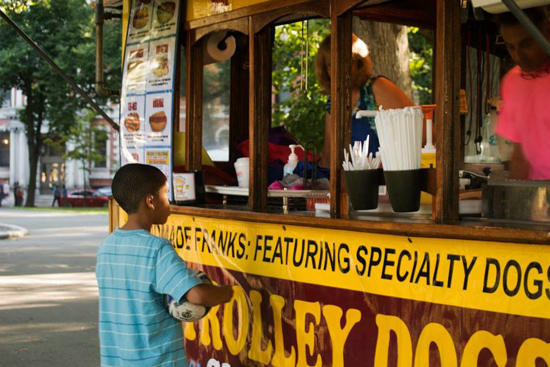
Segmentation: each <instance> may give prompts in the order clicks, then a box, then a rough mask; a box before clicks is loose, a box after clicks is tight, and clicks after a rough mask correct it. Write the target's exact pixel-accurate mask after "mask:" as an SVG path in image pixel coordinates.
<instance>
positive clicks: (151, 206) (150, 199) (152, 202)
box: [145, 195, 155, 209]
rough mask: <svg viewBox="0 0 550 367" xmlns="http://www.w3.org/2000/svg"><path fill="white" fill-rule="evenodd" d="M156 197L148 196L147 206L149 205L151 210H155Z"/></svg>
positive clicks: (146, 198)
mask: <svg viewBox="0 0 550 367" xmlns="http://www.w3.org/2000/svg"><path fill="white" fill-rule="evenodd" d="M154 199H155V197H154V196H153V195H147V196H146V197H145V205H147V208H149V209H155V202H154Z"/></svg>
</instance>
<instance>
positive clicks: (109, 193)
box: [96, 186, 113, 197]
mask: <svg viewBox="0 0 550 367" xmlns="http://www.w3.org/2000/svg"><path fill="white" fill-rule="evenodd" d="M96 191H97V192H98V193H100V194H101V195H105V196H107V197H108V196H113V190H112V189H111V186H103V187H99V188H97V189H96Z"/></svg>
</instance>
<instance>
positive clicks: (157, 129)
mask: <svg viewBox="0 0 550 367" xmlns="http://www.w3.org/2000/svg"><path fill="white" fill-rule="evenodd" d="M147 98H148V100H149V104H148V109H150V111H152V113H151V114H150V115H149V128H150V131H151V132H153V133H161V132H163V131H164V129H165V128H166V124H167V122H168V116H166V112H165V111H166V108H170V105H171V104H170V103H166V101H169V100H170V99H169V98H170V96H169V95H167V94H158V95H150V96H147ZM151 99H152V100H151Z"/></svg>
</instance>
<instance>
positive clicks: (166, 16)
mask: <svg viewBox="0 0 550 367" xmlns="http://www.w3.org/2000/svg"><path fill="white" fill-rule="evenodd" d="M175 11H176V3H175V2H173V1H164V2H161V3H160V4H158V6H157V22H158V23H159V24H161V25H162V24H166V23H168V22H169V21H170V20H171V19H172V18H174V13H175Z"/></svg>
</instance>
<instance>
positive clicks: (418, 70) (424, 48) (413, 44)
mask: <svg viewBox="0 0 550 367" xmlns="http://www.w3.org/2000/svg"><path fill="white" fill-rule="evenodd" d="M408 35H409V49H410V56H409V69H410V71H411V77H412V78H413V88H414V90H416V91H418V97H419V103H420V104H431V103H433V102H432V65H433V37H431V38H430V37H429V35H427V34H426V33H425V32H421V31H420V30H419V29H418V28H415V27H410V28H409V33H408Z"/></svg>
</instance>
